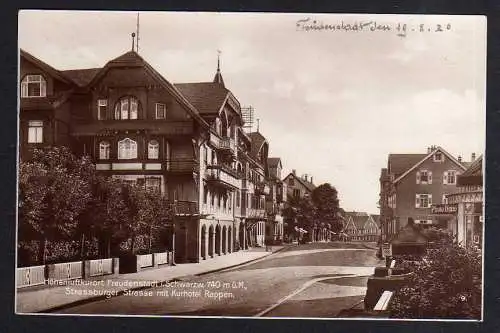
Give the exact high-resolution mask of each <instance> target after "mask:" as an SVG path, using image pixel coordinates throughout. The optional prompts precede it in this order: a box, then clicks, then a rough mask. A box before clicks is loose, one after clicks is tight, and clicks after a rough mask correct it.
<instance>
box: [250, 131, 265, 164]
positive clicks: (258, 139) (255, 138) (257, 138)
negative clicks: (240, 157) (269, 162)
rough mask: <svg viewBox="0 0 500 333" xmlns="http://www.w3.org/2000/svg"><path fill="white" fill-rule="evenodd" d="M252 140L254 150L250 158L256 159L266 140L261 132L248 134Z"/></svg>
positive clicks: (251, 151)
mask: <svg viewBox="0 0 500 333" xmlns="http://www.w3.org/2000/svg"><path fill="white" fill-rule="evenodd" d="M248 135H249V136H250V140H251V141H252V149H251V150H250V156H252V157H253V158H256V157H257V155H258V154H259V151H260V149H261V148H262V145H263V144H264V143H265V142H266V138H265V137H264V136H263V135H262V134H260V133H259V132H252V133H249V134H248Z"/></svg>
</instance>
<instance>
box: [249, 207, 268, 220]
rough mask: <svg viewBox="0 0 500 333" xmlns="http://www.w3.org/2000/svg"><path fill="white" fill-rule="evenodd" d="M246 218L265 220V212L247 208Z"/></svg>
mask: <svg viewBox="0 0 500 333" xmlns="http://www.w3.org/2000/svg"><path fill="white" fill-rule="evenodd" d="M246 213H247V218H249V219H264V218H266V211H265V210H264V209H256V208H247V210H246Z"/></svg>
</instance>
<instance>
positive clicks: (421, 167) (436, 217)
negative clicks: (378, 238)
mask: <svg viewBox="0 0 500 333" xmlns="http://www.w3.org/2000/svg"><path fill="white" fill-rule="evenodd" d="M465 169H466V166H465V165H464V162H463V161H462V160H461V158H455V157H454V156H452V155H451V154H450V153H448V152H447V151H445V150H444V149H443V148H441V147H437V146H432V147H429V148H428V149H427V154H389V156H388V161H387V168H383V169H382V170H381V176H380V223H381V224H382V225H383V228H382V231H383V238H384V240H390V239H391V237H392V236H393V235H395V234H396V233H397V232H398V231H399V230H400V229H401V228H403V227H404V226H405V225H406V222H407V221H408V218H412V219H413V220H414V221H415V223H416V224H420V225H421V226H423V227H424V228H425V227H427V226H435V227H439V228H444V229H448V230H449V231H450V232H452V233H456V232H457V231H456V227H455V226H456V222H455V221H454V215H453V214H452V213H450V212H448V211H440V205H443V204H446V203H447V196H448V195H450V194H453V193H456V192H457V191H458V189H457V186H456V185H457V179H458V176H459V175H460V174H462V173H463V172H464V171H465Z"/></svg>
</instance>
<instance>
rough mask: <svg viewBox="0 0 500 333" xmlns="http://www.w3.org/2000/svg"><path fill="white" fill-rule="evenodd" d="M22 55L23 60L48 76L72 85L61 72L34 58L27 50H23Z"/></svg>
mask: <svg viewBox="0 0 500 333" xmlns="http://www.w3.org/2000/svg"><path fill="white" fill-rule="evenodd" d="M20 55H21V57H22V58H25V59H26V60H28V61H29V62H31V63H33V64H34V65H36V66H37V67H39V68H41V69H42V70H43V71H44V72H46V73H47V74H49V75H51V76H52V77H54V78H56V79H58V80H59V81H62V82H64V83H71V81H70V80H69V79H68V78H67V77H66V76H65V75H64V74H63V73H62V72H61V71H59V70H57V69H55V68H54V67H52V66H50V65H49V64H47V63H45V62H43V61H42V60H40V59H38V58H36V57H34V56H33V55H31V54H30V53H28V52H26V51H25V50H23V49H21V50H20Z"/></svg>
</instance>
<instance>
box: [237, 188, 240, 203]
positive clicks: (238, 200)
mask: <svg viewBox="0 0 500 333" xmlns="http://www.w3.org/2000/svg"><path fill="white" fill-rule="evenodd" d="M239 206H240V191H239V190H237V191H236V207H239Z"/></svg>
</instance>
